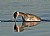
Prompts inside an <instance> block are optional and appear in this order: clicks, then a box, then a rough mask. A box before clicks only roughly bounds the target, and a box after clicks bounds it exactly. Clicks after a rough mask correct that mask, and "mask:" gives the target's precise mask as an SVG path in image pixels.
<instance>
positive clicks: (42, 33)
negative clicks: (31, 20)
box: [0, 0, 50, 36]
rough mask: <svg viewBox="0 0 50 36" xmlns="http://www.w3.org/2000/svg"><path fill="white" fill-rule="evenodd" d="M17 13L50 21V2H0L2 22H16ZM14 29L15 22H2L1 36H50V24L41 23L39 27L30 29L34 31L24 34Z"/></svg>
mask: <svg viewBox="0 0 50 36" xmlns="http://www.w3.org/2000/svg"><path fill="white" fill-rule="evenodd" d="M15 11H21V12H24V13H30V14H35V15H37V16H39V17H41V18H42V19H47V20H50V0H0V20H10V19H11V20H14V18H13V13H14V12H15ZM19 19H21V17H19ZM17 24H18V25H21V24H20V23H17ZM13 27H14V22H0V36H50V22H40V23H39V24H38V25H37V26H33V27H30V28H31V29H32V30H24V31H22V32H15V31H14V28H13Z"/></svg>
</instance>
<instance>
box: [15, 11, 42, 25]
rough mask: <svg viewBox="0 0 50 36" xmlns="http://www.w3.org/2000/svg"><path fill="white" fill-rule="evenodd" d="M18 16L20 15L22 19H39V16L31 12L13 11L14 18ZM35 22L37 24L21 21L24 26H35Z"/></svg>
mask: <svg viewBox="0 0 50 36" xmlns="http://www.w3.org/2000/svg"><path fill="white" fill-rule="evenodd" d="M18 16H22V19H23V20H24V21H41V18H40V17H38V16H36V15H33V14H27V13H23V12H15V13H14V19H16V18H17V17H18ZM37 24H38V22H23V25H24V26H35V25H37Z"/></svg>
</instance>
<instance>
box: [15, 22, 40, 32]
mask: <svg viewBox="0 0 50 36" xmlns="http://www.w3.org/2000/svg"><path fill="white" fill-rule="evenodd" d="M37 23H39V22H23V23H22V25H20V26H18V25H16V23H15V25H14V30H16V31H17V32H22V31H23V30H25V29H24V28H25V27H28V30H29V27H32V26H36V25H38V24H37Z"/></svg>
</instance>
